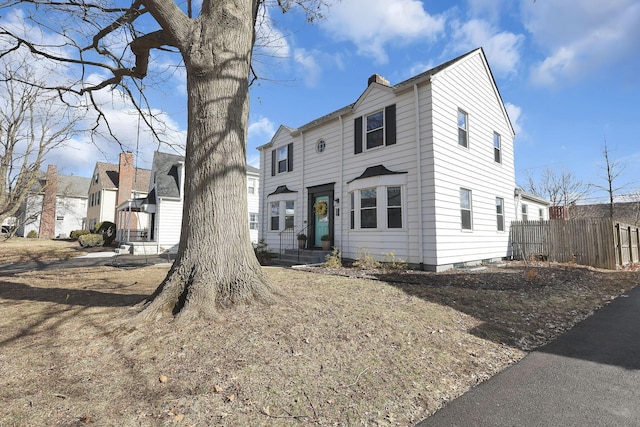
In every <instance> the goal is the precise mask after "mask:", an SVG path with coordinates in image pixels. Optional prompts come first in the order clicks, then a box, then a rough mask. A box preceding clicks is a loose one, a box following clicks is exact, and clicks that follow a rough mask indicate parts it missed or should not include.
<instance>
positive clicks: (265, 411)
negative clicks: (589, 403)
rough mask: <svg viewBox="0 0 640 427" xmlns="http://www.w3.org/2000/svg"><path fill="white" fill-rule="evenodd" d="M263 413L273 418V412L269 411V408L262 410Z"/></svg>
mask: <svg viewBox="0 0 640 427" xmlns="http://www.w3.org/2000/svg"><path fill="white" fill-rule="evenodd" d="M262 413H263V414H265V415H268V416H271V410H270V409H269V407H268V406H265V407H264V408H262Z"/></svg>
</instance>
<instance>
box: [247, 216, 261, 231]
mask: <svg viewBox="0 0 640 427" xmlns="http://www.w3.org/2000/svg"><path fill="white" fill-rule="evenodd" d="M258 224H259V215H258V213H257V212H249V230H256V231H258ZM254 225H255V227H253V226H254Z"/></svg>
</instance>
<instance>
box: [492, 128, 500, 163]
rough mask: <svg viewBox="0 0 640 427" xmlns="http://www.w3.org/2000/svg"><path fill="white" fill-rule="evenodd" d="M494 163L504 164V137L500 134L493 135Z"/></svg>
mask: <svg viewBox="0 0 640 427" xmlns="http://www.w3.org/2000/svg"><path fill="white" fill-rule="evenodd" d="M493 161H494V162H495V163H499V164H502V136H500V134H499V133H498V132H494V133H493Z"/></svg>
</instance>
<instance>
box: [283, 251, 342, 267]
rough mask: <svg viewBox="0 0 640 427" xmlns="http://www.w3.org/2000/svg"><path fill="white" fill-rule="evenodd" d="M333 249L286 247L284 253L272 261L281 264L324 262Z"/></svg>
mask: <svg viewBox="0 0 640 427" xmlns="http://www.w3.org/2000/svg"><path fill="white" fill-rule="evenodd" d="M330 254H331V251H323V250H320V249H300V250H298V249H285V251H284V253H282V254H280V256H279V257H278V258H274V259H273V260H272V261H273V262H275V263H277V264H280V265H288V266H292V265H301V264H303V265H309V264H322V263H324V262H325V261H326V260H327V259H326V258H327V255H330Z"/></svg>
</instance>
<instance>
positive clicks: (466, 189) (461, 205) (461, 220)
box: [459, 187, 473, 231]
mask: <svg viewBox="0 0 640 427" xmlns="http://www.w3.org/2000/svg"><path fill="white" fill-rule="evenodd" d="M463 191H464V192H467V194H468V195H469V207H468V208H465V207H463V198H462V192H463ZM459 197H460V230H462V231H473V191H472V190H470V189H468V188H464V187H460V191H459ZM463 212H469V228H465V226H464V215H463Z"/></svg>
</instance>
